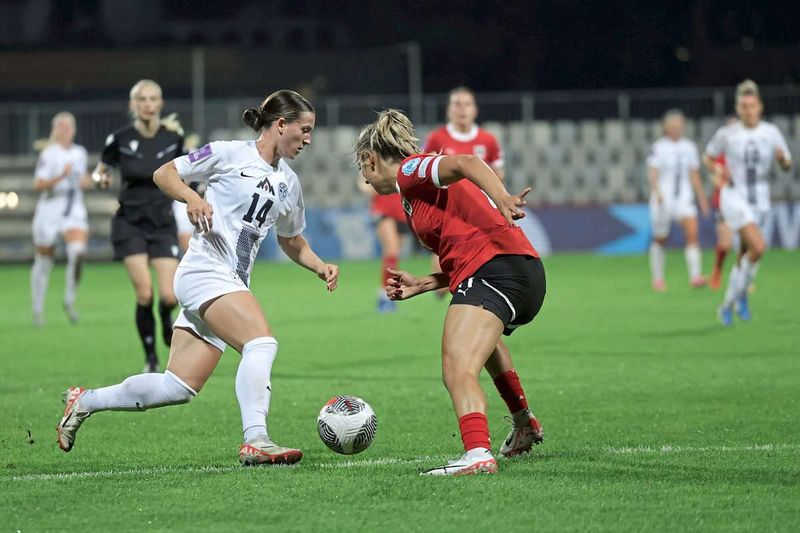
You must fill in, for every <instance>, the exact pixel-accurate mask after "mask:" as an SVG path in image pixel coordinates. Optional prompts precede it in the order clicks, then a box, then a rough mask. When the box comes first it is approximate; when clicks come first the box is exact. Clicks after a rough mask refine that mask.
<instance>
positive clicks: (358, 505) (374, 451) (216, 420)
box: [0, 251, 800, 531]
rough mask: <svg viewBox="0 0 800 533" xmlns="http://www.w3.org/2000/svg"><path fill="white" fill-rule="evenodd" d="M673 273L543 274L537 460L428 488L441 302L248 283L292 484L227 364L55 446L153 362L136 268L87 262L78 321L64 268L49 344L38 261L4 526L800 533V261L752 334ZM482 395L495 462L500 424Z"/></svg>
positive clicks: (20, 350) (16, 300)
mask: <svg viewBox="0 0 800 533" xmlns="http://www.w3.org/2000/svg"><path fill="white" fill-rule="evenodd" d="M668 261H669V265H668V283H669V287H670V288H669V291H668V292H667V293H665V294H656V293H653V292H651V291H650V289H649V275H648V272H647V260H646V258H644V257H615V258H610V257H598V256H589V255H574V256H570V255H563V256H558V257H551V258H547V259H546V260H545V267H546V269H547V277H548V294H547V298H546V300H545V304H544V307H543V309H542V312H541V314H540V316H539V317H538V318H537V319H536V320H535V321H534V323H533V324H531V325H529V326H526V327H524V328H521V329H520V330H518V331H517V332H516V333H515V334H514V335H513V336H512V337H510V339H509V340H508V344H509V346H510V348H511V350H512V354H513V356H514V359H515V362H516V366H517V369H518V370H519V373H520V375H521V377H522V380H523V385H524V386H525V388H526V392H527V394H528V397H529V399H530V401H531V403H532V406H533V408H534V410H535V412H536V413H537V415H538V416H539V418H540V419H541V421H542V423H543V425H544V427H545V434H546V439H545V443H544V444H543V445H542V446H539V447H538V448H537V449H536V450H535V453H533V454H532V455H531V456H529V457H526V458H522V459H518V460H512V461H502V462H501V465H500V473H499V474H498V475H496V476H484V477H473V478H461V479H451V478H444V479H430V478H422V477H420V476H418V475H417V472H418V471H419V470H420V469H422V468H425V467H430V466H435V465H436V464H438V463H441V462H443V461H444V460H446V459H450V458H455V457H457V456H458V455H460V453H461V442H460V438H459V436H458V434H457V424H456V420H455V416H454V415H453V413H452V409H451V406H450V401H449V398H448V396H447V394H446V392H445V390H444V387H443V386H442V384H441V380H440V375H439V372H440V363H439V346H440V337H441V326H442V318H443V315H444V312H445V310H446V303H445V302H442V301H438V300H436V299H435V298H434V297H433V296H432V295H424V296H422V297H419V298H418V299H416V300H412V301H410V302H405V303H401V304H400V305H399V310H398V312H397V313H395V314H392V315H379V314H377V313H376V312H375V309H374V308H375V296H376V290H377V289H376V284H377V278H378V272H377V270H378V264H377V263H374V262H366V263H345V264H343V265H342V282H341V286H340V288H339V290H338V291H337V292H336V293H334V294H327V293H326V292H325V290H324V286H323V284H322V283H321V282H319V281H318V280H316V278H314V277H313V276H312V275H310V274H309V273H308V272H306V271H304V270H302V269H300V268H297V267H295V266H293V265H286V264H274V263H259V264H257V266H256V270H255V272H254V275H253V283H254V285H253V289H254V292H255V294H256V296H257V297H258V298H259V300H260V301H261V302H262V305H263V307H264V309H265V310H266V313H267V317H268V319H269V320H270V323H271V325H272V326H273V328H274V331H275V335H276V337H277V338H278V340H279V341H280V352H279V355H278V359H277V361H276V363H275V367H274V371H273V376H272V385H273V391H274V392H273V399H272V407H271V414H270V433H271V434H272V436H273V437H274V438H275V440H276V441H278V442H279V443H285V444H286V445H291V446H297V447H300V448H302V449H303V450H304V451H305V453H306V456H305V458H304V459H303V461H302V463H301V464H300V465H298V466H296V467H291V468H242V467H240V466H239V465H238V461H237V449H238V444H239V440H240V435H241V433H240V431H241V426H240V419H239V411H238V406H237V403H236V398H235V395H234V386H233V382H234V376H235V372H236V365H237V364H238V360H239V356H238V354H236V353H235V352H234V351H232V350H228V351H227V352H226V353H225V355H224V356H223V359H222V362H221V363H220V366H219V368H218V369H217V372H216V373H215V375H214V376H213V377H212V378H211V380H210V381H209V383H208V384H207V386H206V388H205V389H204V390H203V391H202V393H201V394H200V395H199V396H198V398H196V399H195V400H194V401H193V402H192V403H190V404H188V405H182V406H177V407H172V408H165V409H157V410H153V411H148V412H147V413H98V414H97V415H95V416H93V417H92V418H91V419H90V420H89V421H88V422H87V423H86V424H85V425H84V427H83V428H82V429H81V432H80V434H79V436H78V440H77V443H76V445H75V449H74V450H73V451H72V452H71V453H69V454H64V453H63V452H61V451H60V450H59V449H58V448H57V446H56V444H55V431H54V427H55V424H56V422H57V421H58V419H59V418H60V416H61V411H62V405H61V402H60V398H61V397H60V393H61V392H62V391H63V390H64V389H65V388H66V387H67V386H70V385H83V386H87V387H96V386H100V385H106V384H111V383H116V382H119V381H121V380H122V379H123V378H125V377H126V376H127V375H129V374H131V373H135V372H137V371H139V370H140V369H141V367H142V365H143V356H142V353H141V347H140V345H139V340H138V337H137V336H136V333H135V330H134V320H133V312H134V300H133V292H132V289H131V288H130V285H129V282H128V280H127V277H126V275H125V272H124V269H123V268H122V266H121V265H118V264H107V265H106V264H104V265H89V266H88V268H87V269H86V274H85V279H84V284H83V286H82V287H81V292H80V294H79V309H80V311H81V318H82V321H81V323H80V324H79V325H77V326H70V325H69V324H68V323H67V320H66V317H65V316H64V314H63V312H62V311H61V305H60V298H61V291H62V288H63V281H62V277H63V269H59V268H57V269H56V270H55V271H54V272H53V275H52V279H51V287H50V293H49V295H48V304H47V317H46V319H47V325H46V326H45V327H44V328H43V329H34V328H33V326H32V325H31V321H30V311H29V309H30V304H29V290H28V269H27V267H22V266H2V267H0V279H2V287H3V292H2V304H1V305H0V332H1V333H2V339H3V342H2V345H1V347H0V353H1V355H0V369H1V370H2V372H0V408H1V409H2V413H3V417H2V420H3V424H2V425H0V454H1V455H2V461H0V487H2V489H1V492H2V499H0V527H1V528H2V529H3V530H5V531H16V530H21V531H43V530H55V529H60V530H70V529H73V528H82V529H84V530H86V529H88V530H97V531H112V530H116V531H128V530H138V529H148V530H150V529H152V530H173V531H178V530H216V531H223V530H226V531H227V530H259V531H320V530H326V531H354V530H355V531H357V530H376V529H378V528H381V529H383V530H386V531H400V530H402V531H490V530H491V531H534V530H537V531H568V530H573V531H588V530H591V531H601V530H603V531H655V530H664V531H689V530H694V531H709V530H716V531H796V530H797V527H798V524H800V423H799V422H798V412H800V342H798V341H800V318H798V312H797V311H798V296H800V291H798V289H800V276H798V267H800V260H798V255H797V254H796V253H792V252H779V251H770V253H769V254H768V255H767V256H766V257H765V260H764V264H763V266H762V268H761V271H760V273H759V276H758V279H757V284H758V287H757V292H756V293H755V294H754V295H753V297H752V300H751V308H752V312H753V321H752V323H750V324H742V323H738V322H737V323H736V324H735V326H734V327H733V328H731V329H730V330H724V329H723V328H722V327H721V326H719V324H718V323H717V322H716V318H715V309H716V306H717V304H718V302H719V300H720V298H721V294H719V293H712V292H710V291H708V290H692V289H690V288H689V287H688V285H687V283H686V282H685V268H684V266H683V261H682V257H681V256H680V254H673V255H670V256H669V259H668ZM426 264H427V260H426V259H425V258H421V259H414V260H410V261H407V262H405V263H404V265H403V266H405V267H407V268H409V269H410V270H413V271H417V272H420V273H422V272H423V271H424V270H425V268H426ZM160 354H161V355H162V358H164V359H165V358H166V350H165V349H164V348H163V347H162V348H161V352H160ZM483 383H484V386H485V388H486V391H487V395H488V397H489V420H490V427H491V430H492V437H493V440H494V443H495V444H496V445H499V443H500V442H501V440H502V439H503V438H504V437H505V434H506V427H507V426H506V422H504V420H503V415H505V414H506V413H505V406H504V404H503V403H502V401H501V400H500V398H499V397H498V395H497V394H496V392H495V391H494V389H493V388H492V385H491V381H490V380H488V379H486V378H485V377H484V381H483ZM335 394H354V395H358V396H361V397H362V398H364V399H366V400H367V401H369V402H370V404H371V405H372V406H373V408H374V409H375V411H376V413H377V415H378V435H377V438H376V440H375V442H374V443H373V445H372V447H371V448H370V449H369V450H367V451H366V452H364V453H362V454H360V455H357V456H352V457H343V456H337V455H335V454H333V453H332V452H330V451H329V450H328V449H327V448H325V446H324V445H323V444H322V442H320V440H319V438H318V437H317V434H316V426H315V421H316V415H317V413H318V411H319V409H320V407H321V406H322V404H323V403H324V402H325V401H326V400H327V399H328V398H330V397H331V396H333V395H335Z"/></svg>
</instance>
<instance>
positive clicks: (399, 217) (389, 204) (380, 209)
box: [370, 193, 406, 224]
mask: <svg viewBox="0 0 800 533" xmlns="http://www.w3.org/2000/svg"><path fill="white" fill-rule="evenodd" d="M370 212H371V213H372V216H374V217H375V219H381V218H384V217H389V218H393V219H394V220H396V221H397V222H402V223H403V224H405V223H406V212H405V211H404V210H403V204H402V202H401V201H400V193H392V194H386V195H380V194H378V195H376V196H373V197H372V205H371V206H370Z"/></svg>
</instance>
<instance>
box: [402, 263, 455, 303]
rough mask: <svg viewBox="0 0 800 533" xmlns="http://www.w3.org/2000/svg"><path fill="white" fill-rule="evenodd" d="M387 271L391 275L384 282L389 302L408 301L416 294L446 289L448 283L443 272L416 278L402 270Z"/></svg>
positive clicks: (448, 280)
mask: <svg viewBox="0 0 800 533" xmlns="http://www.w3.org/2000/svg"><path fill="white" fill-rule="evenodd" d="M388 270H389V274H391V275H392V277H391V278H389V280H387V282H386V295H387V296H388V297H389V299H390V300H408V299H409V298H413V297H414V296H417V295H418V294H422V293H425V292H428V291H435V290H438V289H443V288H446V287H447V286H448V285H449V283H450V279H449V278H448V277H447V274H445V273H443V272H436V273H433V274H428V275H427V276H421V277H416V276H414V275H413V274H410V273H408V272H405V271H403V270H393V269H391V268H390V269H388Z"/></svg>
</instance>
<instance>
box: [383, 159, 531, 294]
mask: <svg viewBox="0 0 800 533" xmlns="http://www.w3.org/2000/svg"><path fill="white" fill-rule="evenodd" d="M443 158H444V156H441V155H439V156H437V155H430V154H418V155H412V156H411V157H408V158H406V159H404V160H403V162H402V163H401V164H400V169H399V170H398V171H397V187H398V189H399V190H400V195H401V196H402V199H403V208H404V209H405V211H406V216H407V217H408V225H409V227H410V228H411V230H412V231H413V232H414V234H415V235H416V236H417V238H418V239H419V240H420V242H421V243H422V244H423V245H425V246H426V247H427V248H429V249H430V250H431V251H433V252H434V253H435V254H437V255H438V256H439V264H440V266H441V267H442V272H444V273H445V274H447V275H448V276H449V278H450V292H453V291H455V290H456V288H457V287H458V284H459V283H461V282H462V281H463V280H464V279H466V278H468V277H469V276H471V275H472V274H474V273H475V272H476V271H477V270H478V269H479V268H480V267H481V266H482V265H484V264H485V263H487V262H488V261H489V260H491V259H492V258H493V257H495V256H496V255H528V256H532V257H539V254H537V253H536V250H535V249H534V248H533V246H532V245H531V243H530V241H528V238H527V237H525V234H524V233H523V232H522V230H521V229H520V228H519V227H517V226H514V225H511V224H509V223H508V222H506V219H505V218H503V215H501V214H500V212H499V211H498V210H497V209H496V208H495V207H494V205H493V204H492V201H491V200H490V199H489V197H488V196H487V195H486V194H485V193H484V192H483V191H482V190H481V189H480V188H479V187H478V186H477V185H475V184H474V183H472V182H471V181H469V180H467V179H462V180H460V181H458V182H456V183H453V184H452V185H449V186H445V187H441V186H440V184H439V162H440V161H441V160H442V159H443Z"/></svg>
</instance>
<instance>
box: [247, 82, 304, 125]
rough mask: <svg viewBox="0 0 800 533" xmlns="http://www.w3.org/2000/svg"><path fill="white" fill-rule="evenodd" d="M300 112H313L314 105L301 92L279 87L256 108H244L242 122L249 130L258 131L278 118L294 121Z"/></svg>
mask: <svg viewBox="0 0 800 533" xmlns="http://www.w3.org/2000/svg"><path fill="white" fill-rule="evenodd" d="M300 113H314V106H313V105H311V102H309V101H308V100H306V99H305V98H304V97H303V96H302V95H301V94H299V93H296V92H294V91H290V90H288V89H281V90H280V91H275V92H274V93H272V94H271V95H269V96H267V97H266V98H265V99H264V101H263V102H261V105H260V106H259V107H258V108H255V107H248V108H247V109H245V110H244V113H242V122H244V124H245V126H247V127H248V128H250V129H251V130H253V131H255V132H259V131H261V130H262V129H264V128H269V127H270V126H271V125H272V123H273V122H275V121H276V120H278V119H279V118H282V119H284V120H286V122H294V121H296V120H297V119H298V118H299V117H300Z"/></svg>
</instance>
